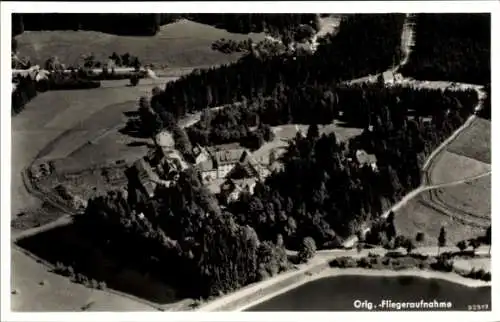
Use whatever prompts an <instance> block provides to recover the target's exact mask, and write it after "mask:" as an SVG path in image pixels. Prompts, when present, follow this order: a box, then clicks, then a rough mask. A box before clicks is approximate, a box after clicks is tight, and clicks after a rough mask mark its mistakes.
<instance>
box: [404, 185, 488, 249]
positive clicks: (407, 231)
mask: <svg viewBox="0 0 500 322" xmlns="http://www.w3.org/2000/svg"><path fill="white" fill-rule="evenodd" d="M425 193H429V192H427V191H426V192H422V193H420V194H419V195H417V196H415V197H414V198H413V199H411V200H410V201H409V202H408V203H406V204H405V205H404V206H402V207H401V208H399V209H398V210H397V211H395V213H396V216H395V224H396V231H397V233H398V235H405V236H408V237H410V238H415V237H416V235H417V233H419V232H422V233H424V235H425V239H424V242H423V243H422V246H436V245H437V242H438V240H437V239H438V236H439V231H440V229H441V227H445V229H446V234H447V245H455V244H456V243H457V242H459V241H461V240H464V239H469V238H476V237H479V236H483V235H484V233H485V229H484V228H482V227H478V226H476V225H470V224H469V223H468V222H465V221H463V220H460V219H459V218H458V217H457V216H455V214H453V213H452V212H450V211H446V209H441V208H438V207H435V206H434V205H431V204H429V203H427V202H426V200H425V199H427V198H426V197H425V196H423V194H425Z"/></svg>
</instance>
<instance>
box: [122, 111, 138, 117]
mask: <svg viewBox="0 0 500 322" xmlns="http://www.w3.org/2000/svg"><path fill="white" fill-rule="evenodd" d="M123 115H125V116H126V117H129V118H130V117H138V116H139V112H137V111H125V112H123Z"/></svg>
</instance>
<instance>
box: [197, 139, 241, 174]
mask: <svg viewBox="0 0 500 322" xmlns="http://www.w3.org/2000/svg"><path fill="white" fill-rule="evenodd" d="M207 152H208V155H206V157H204V161H201V162H199V163H198V164H197V167H198V169H199V170H200V171H201V175H202V179H203V181H204V182H205V183H208V182H211V181H213V180H216V179H222V178H225V177H226V175H227V174H228V173H229V172H230V171H231V170H232V169H233V168H234V167H235V166H236V164H238V163H239V162H240V161H242V160H243V159H244V158H245V155H246V154H248V153H249V152H248V151H247V150H246V149H244V148H241V147H240V146H239V145H222V146H215V147H211V148H209V149H207Z"/></svg>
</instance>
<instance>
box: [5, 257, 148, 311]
mask: <svg viewBox="0 0 500 322" xmlns="http://www.w3.org/2000/svg"><path fill="white" fill-rule="evenodd" d="M11 265H12V277H11V281H12V284H11V289H12V290H16V291H17V294H15V295H12V296H11V309H12V310H13V311H80V310H81V307H82V306H84V305H86V304H89V303H93V304H92V305H91V306H90V308H89V311H150V310H154V309H153V308H152V307H150V306H148V305H146V304H142V303H140V302H137V301H134V300H132V299H128V298H126V297H123V296H119V295H117V294H113V293H109V292H104V291H99V290H94V289H89V288H86V287H84V286H83V285H80V284H75V283H72V282H71V281H70V280H69V279H68V278H66V277H63V276H60V275H56V274H54V273H51V272H49V271H48V269H47V268H46V267H45V266H44V265H41V264H39V263H37V262H36V261H34V260H33V259H32V258H30V257H28V256H27V255H25V254H23V253H22V252H21V251H19V250H18V249H16V248H15V247H12V262H11ZM42 281H44V285H40V282H42Z"/></svg>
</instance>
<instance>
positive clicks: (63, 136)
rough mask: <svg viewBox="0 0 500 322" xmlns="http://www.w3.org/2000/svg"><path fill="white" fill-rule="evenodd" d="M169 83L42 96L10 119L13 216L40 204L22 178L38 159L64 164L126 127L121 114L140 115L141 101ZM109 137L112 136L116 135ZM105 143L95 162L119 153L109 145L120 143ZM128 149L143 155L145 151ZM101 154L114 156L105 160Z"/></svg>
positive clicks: (94, 154)
mask: <svg viewBox="0 0 500 322" xmlns="http://www.w3.org/2000/svg"><path fill="white" fill-rule="evenodd" d="M170 80H172V78H169V79H162V80H159V81H158V82H152V81H146V82H144V84H143V85H141V86H137V87H127V86H126V84H127V83H126V82H121V81H117V82H107V83H106V85H107V87H105V88H99V89H93V90H68V91H50V92H46V93H42V94H40V95H38V96H37V97H36V98H34V99H33V100H32V101H31V102H29V103H28V105H27V106H26V108H25V110H24V111H23V112H22V113H20V114H19V115H17V116H16V117H14V118H12V147H13V149H12V188H11V189H12V190H11V191H12V214H13V215H14V216H15V214H16V213H17V212H19V211H21V210H23V209H26V208H28V207H36V206H37V201H36V199H34V198H32V197H31V196H30V195H29V194H28V193H27V192H26V190H25V188H24V185H23V182H22V178H21V175H20V173H21V171H23V169H24V168H25V167H27V166H28V165H29V164H30V163H31V162H32V161H33V160H34V159H35V158H37V157H42V156H45V157H46V158H64V157H66V156H68V155H71V153H73V152H75V151H78V148H79V147H80V146H81V145H83V144H86V143H87V142H88V141H89V140H92V139H95V138H96V136H99V135H101V134H103V131H106V130H107V129H109V128H111V127H114V126H117V125H122V124H124V121H125V120H126V117H125V116H124V115H123V112H124V111H130V110H136V109H137V104H136V102H137V100H138V98H139V96H142V95H147V94H148V93H150V92H151V90H152V88H153V87H154V86H158V85H159V86H162V84H164V83H165V82H167V81H170ZM111 85H115V86H111ZM111 132H112V131H111ZM111 132H110V133H108V135H112V133H111ZM115 134H116V132H115ZM117 135H118V134H117ZM101 140H104V143H103V144H102V145H99V144H97V146H99V147H98V148H97V149H96V147H92V152H91V153H92V157H93V158H95V159H101V160H102V159H103V157H102V156H103V155H104V158H105V157H107V155H109V154H112V153H113V152H112V151H116V149H121V147H117V144H110V142H111V141H112V140H117V139H116V138H110V139H108V140H107V142H106V140H105V139H102V138H101ZM98 142H100V141H98ZM111 146H114V147H115V150H113V149H112V148H111ZM99 148H101V150H100V151H99ZM125 148H130V149H131V150H134V151H136V150H137V151H138V152H137V153H140V151H139V149H140V148H141V147H127V146H125ZM102 151H110V152H109V153H108V154H107V155H106V154H103V153H102ZM82 153H86V152H85V151H83V152H82ZM87 155H88V153H87ZM78 157H80V156H78ZM81 161H83V163H84V165H87V164H88V162H89V161H91V159H90V158H89V157H88V156H87V157H83V158H82V160H81Z"/></svg>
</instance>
